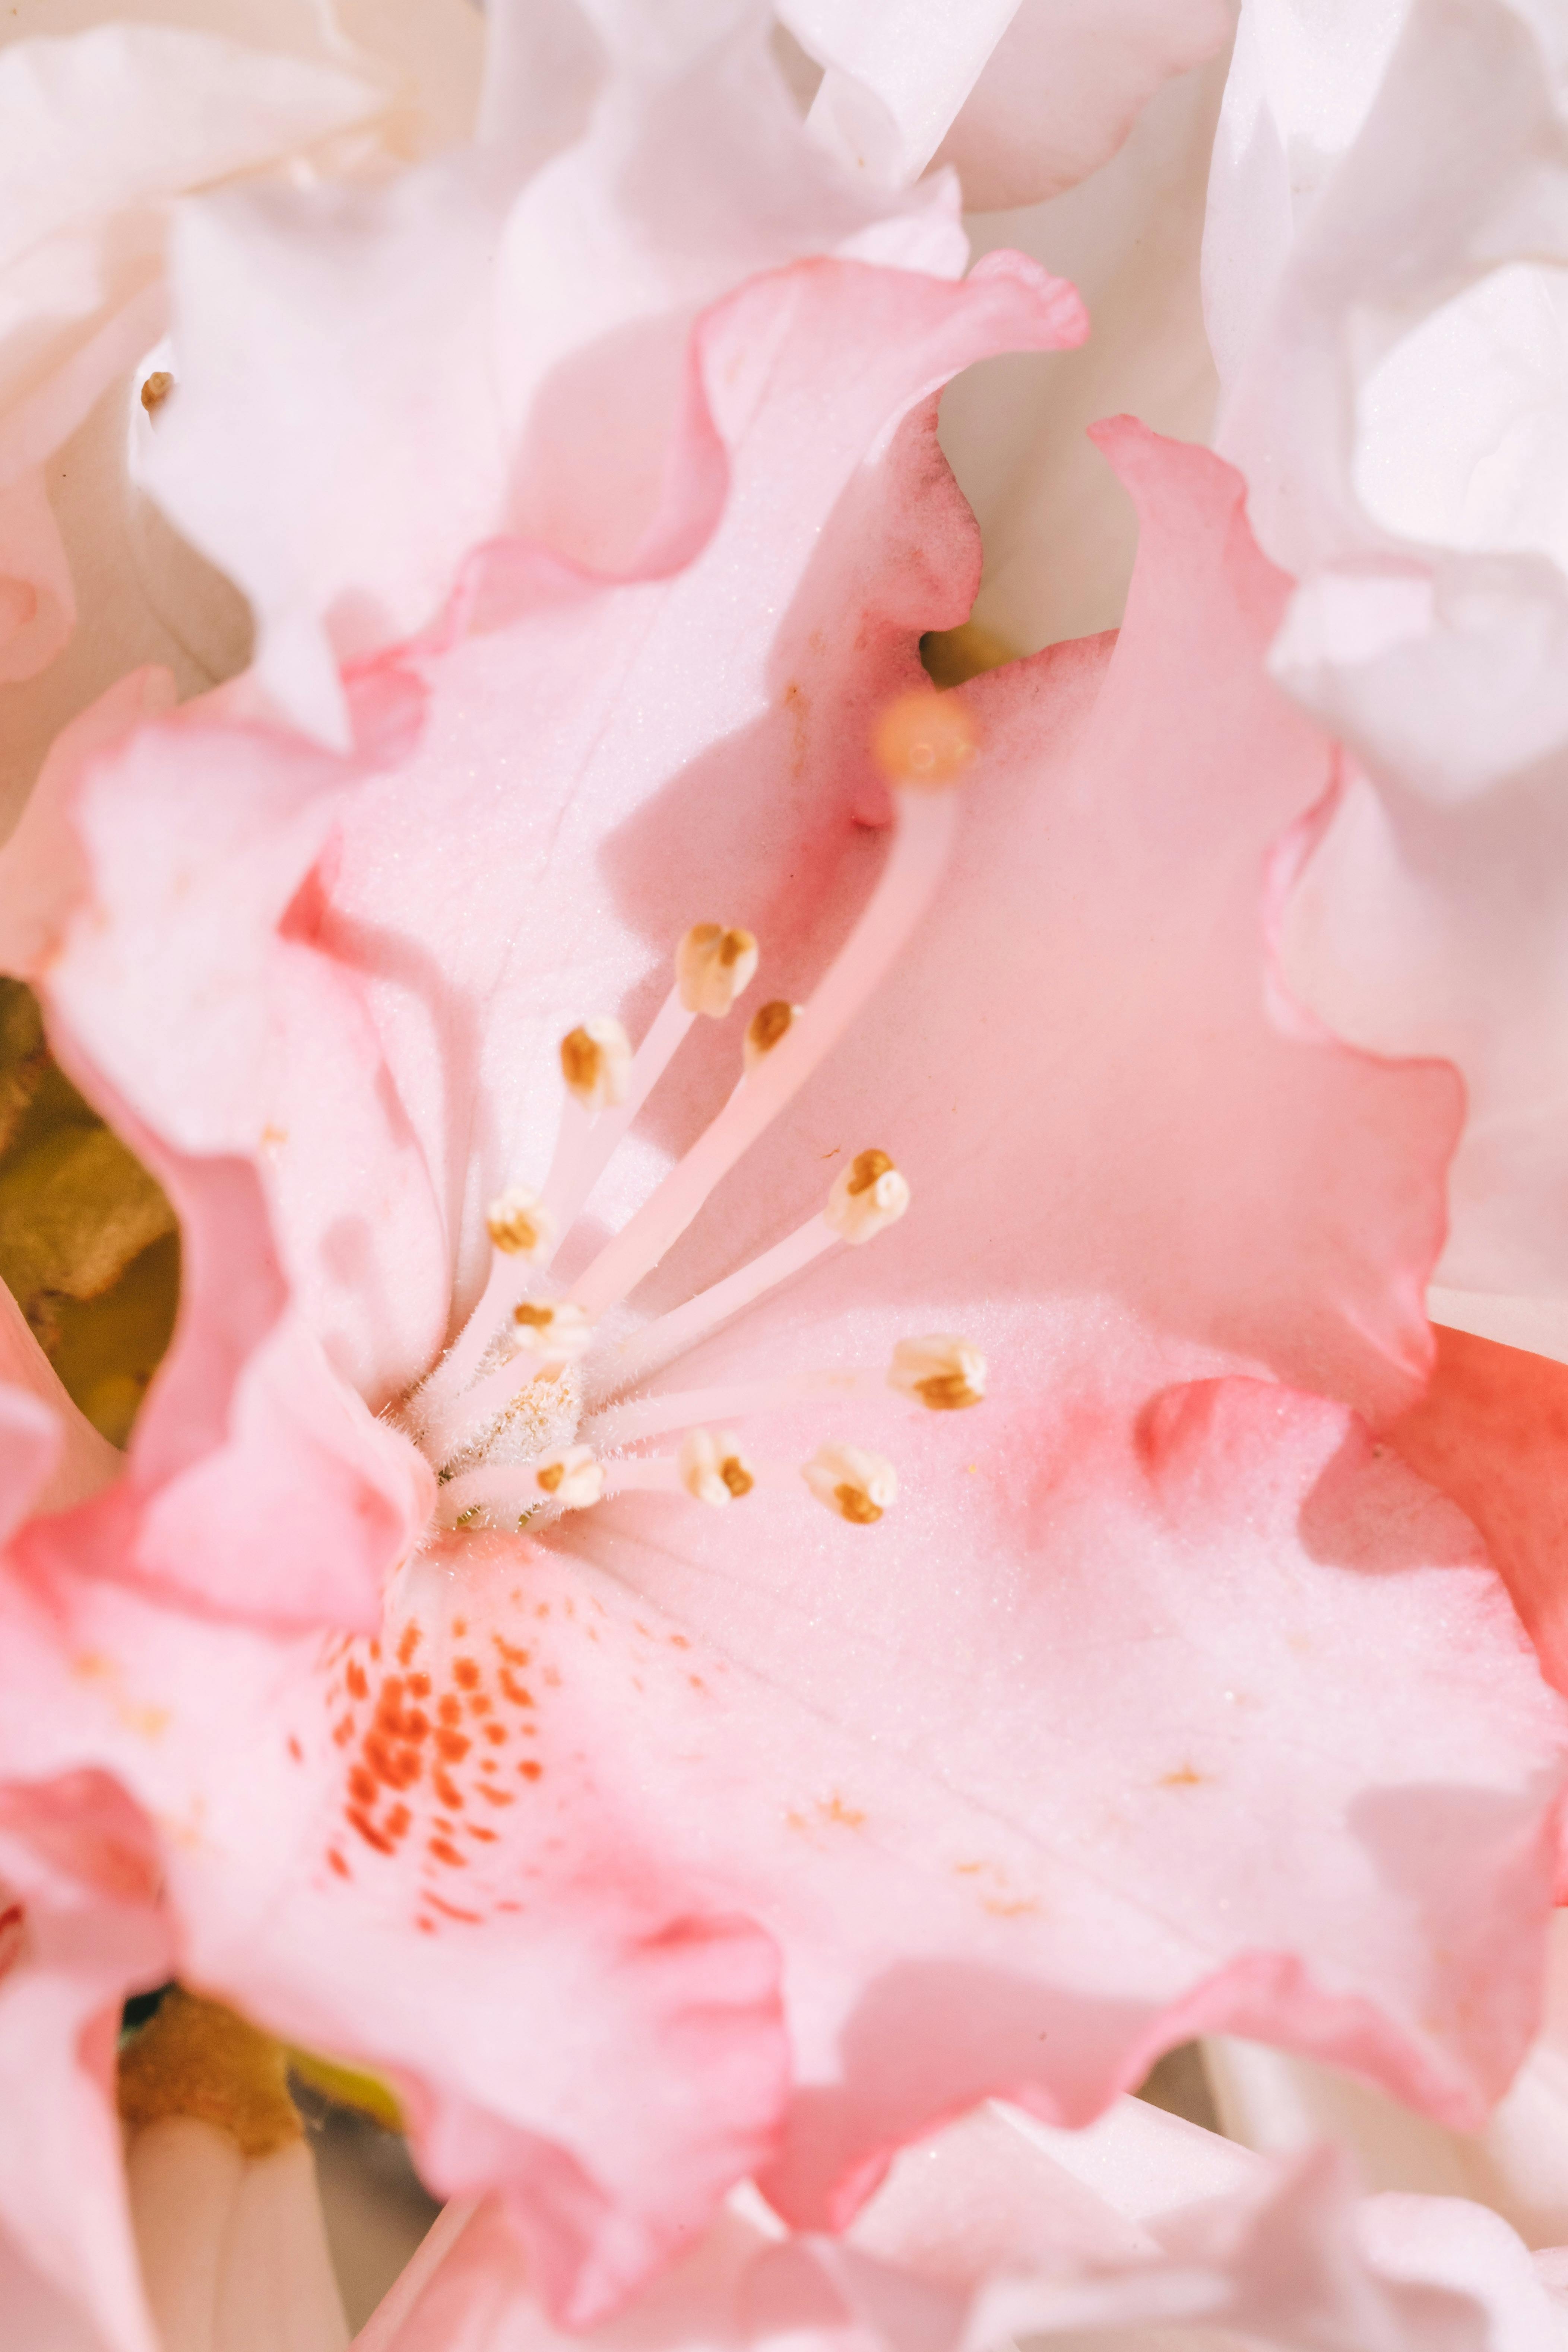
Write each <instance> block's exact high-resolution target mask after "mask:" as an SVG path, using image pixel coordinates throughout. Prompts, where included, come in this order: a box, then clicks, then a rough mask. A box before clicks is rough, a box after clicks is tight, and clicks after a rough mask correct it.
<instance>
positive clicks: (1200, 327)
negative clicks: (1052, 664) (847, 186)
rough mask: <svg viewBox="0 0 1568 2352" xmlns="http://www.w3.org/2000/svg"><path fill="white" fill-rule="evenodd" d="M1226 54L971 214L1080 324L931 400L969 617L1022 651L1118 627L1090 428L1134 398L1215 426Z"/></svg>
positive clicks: (1127, 555) (1109, 515) (1121, 556)
mask: <svg viewBox="0 0 1568 2352" xmlns="http://www.w3.org/2000/svg"><path fill="white" fill-rule="evenodd" d="M1175 13H1176V14H1177V15H1180V13H1181V12H1180V11H1177V12H1175ZM1107 54H1108V55H1109V54H1110V53H1109V52H1108V53H1107ZM1224 65H1225V60H1224V59H1223V58H1216V59H1215V61H1214V62H1213V63H1212V64H1211V65H1210V66H1209V67H1208V68H1206V69H1205V70H1204V71H1202V72H1194V73H1190V74H1185V75H1183V76H1182V77H1180V79H1177V80H1176V81H1174V82H1173V83H1171V84H1170V85H1169V86H1168V87H1167V88H1166V89H1163V90H1162V91H1160V92H1159V93H1158V95H1157V96H1156V97H1155V98H1153V99H1152V100H1151V101H1150V103H1149V104H1148V106H1147V107H1146V108H1145V109H1144V110H1143V112H1142V115H1141V116H1140V117H1139V120H1138V121H1137V122H1136V123H1134V125H1133V127H1132V130H1131V133H1130V134H1129V136H1128V138H1127V140H1126V142H1125V143H1124V144H1123V146H1122V147H1121V150H1120V151H1119V152H1118V153H1117V154H1116V155H1115V156H1114V157H1113V158H1112V159H1111V161H1110V163H1105V164H1102V165H1101V167H1100V170H1099V171H1098V172H1096V173H1094V175H1093V177H1092V179H1091V180H1090V181H1089V183H1087V184H1085V185H1084V186H1083V187H1082V188H1081V190H1072V189H1069V190H1068V192H1067V193H1066V194H1064V195H1060V196H1058V197H1054V198H1052V199H1050V200H1049V201H1047V203H1045V204H1042V205H1034V206H1031V207H1030V208H1029V209H1028V210H1027V211H1026V212H1022V213H1012V214H1008V215H1005V216H1003V217H1001V218H998V219H994V220H986V219H980V220H978V221H975V222H974V223H973V225H972V232H971V233H972V236H973V242H974V244H975V247H976V249H977V250H980V251H984V249H985V248H986V247H988V246H989V245H990V244H992V243H993V242H998V243H1005V244H1007V245H1009V246H1017V247H1021V249H1022V250H1023V251H1024V252H1026V253H1029V254H1032V255H1033V256H1034V257H1035V258H1036V259H1037V261H1041V262H1044V263H1046V264H1047V267H1049V268H1053V269H1058V270H1060V271H1061V272H1062V274H1063V276H1064V277H1068V278H1071V280H1072V282H1073V284H1074V285H1075V286H1076V287H1077V288H1078V289H1079V293H1080V294H1081V295H1082V296H1083V299H1084V302H1085V304H1086V306H1087V308H1088V310H1089V317H1090V319H1091V320H1092V321H1093V332H1092V333H1091V334H1090V335H1089V339H1088V341H1087V342H1086V343H1085V344H1084V345H1083V347H1082V348H1081V350H1079V351H1076V352H1061V353H1056V354H1052V355H1050V356H1048V357H1041V358H1038V359H1028V360H1019V361H1015V362H1012V363H1011V364H1010V365H1009V366H1008V367H1007V368H1005V369H1001V368H987V369H981V370H977V371H976V372H975V373H973V374H971V375H968V376H965V377H964V378H963V379H962V380H961V381H960V382H959V383H956V384H955V385H954V386H953V388H952V392H951V393H950V394H949V395H948V397H947V399H946V401H945V402H944V403H943V405H942V448H943V450H944V451H945V452H946V455H947V457H948V460H949V462H950V463H951V465H952V468H953V471H954V473H955V474H956V475H957V477H958V483H959V488H961V489H962V490H963V494H964V497H965V498H966V499H968V500H969V502H970V504H971V506H972V507H973V509H974V512H975V515H976V517H977V519H978V520H979V523H980V527H981V530H982V533H983V536H984V543H985V578H984V583H983V584H982V587H981V591H980V595H979V598H978V600H977V602H976V604H975V611H974V617H975V618H976V620H977V621H980V622H983V623H984V625H986V626H987V627H988V628H991V629H993V630H994V631H995V632H996V633H997V634H998V635H999V636H1000V637H1001V639H1002V641H1003V643H1004V645H1008V646H1016V648H1017V649H1018V650H1019V651H1021V652H1028V653H1033V652H1035V651H1036V650H1037V648H1038V647H1040V646H1047V645H1051V644H1054V643H1056V642H1058V640H1059V639H1061V638H1063V637H1078V636H1084V635H1089V633H1091V632H1092V631H1094V630H1097V629H1106V628H1113V627H1115V626H1116V625H1117V624H1118V623H1119V622H1120V620H1121V614H1122V610H1123V607H1124V605H1125V604H1126V599H1127V583H1128V582H1129V580H1130V579H1131V574H1132V565H1133V561H1134V557H1135V555H1136V551H1137V544H1138V524H1137V517H1136V515H1135V514H1134V512H1133V509H1132V503H1131V499H1129V498H1128V496H1127V494H1126V492H1125V490H1124V489H1123V488H1122V487H1121V483H1120V482H1119V481H1117V479H1116V478H1115V477H1114V475H1112V474H1111V473H1110V471H1109V469H1108V468H1107V467H1106V465H1105V464H1104V461H1103V459H1102V458H1101V456H1100V451H1099V450H1098V449H1097V448H1096V447H1095V446H1094V444H1093V442H1092V441H1091V439H1090V438H1089V430H1088V428H1089V426H1090V425H1092V424H1093V423H1094V422H1095V420H1096V419H1097V418H1099V417H1103V416H1113V415H1119V414H1126V413H1130V414H1131V415H1134V416H1138V417H1141V418H1142V420H1143V422H1144V423H1145V424H1146V425H1152V426H1153V427H1154V428H1155V430H1156V431H1158V432H1161V433H1168V434H1173V435H1174V436H1176V437H1177V438H1178V439H1180V440H1184V441H1204V442H1206V441H1207V440H1208V439H1209V438H1210V436H1211V434H1212V431H1213V426H1214V415H1215V401H1216V398H1217V395H1218V389H1219V387H1218V383H1217V380H1216V378H1215V369H1214V362H1213V360H1212V359H1211V357H1210V355H1209V347H1208V341H1207V338H1206V336H1205V331H1204V311H1203V302H1202V299H1201V289H1200V286H1199V266H1198V265H1199V255H1200V249H1201V247H1202V243H1203V237H1204V194H1205V187H1206V185H1207V183H1208V176H1209V165H1210V160H1211V156H1212V153H1213V148H1214V123H1215V112H1216V110H1217V109H1218V106H1219V100H1220V93H1221V90H1222V89H1223V88H1224V87H1225V73H1224ZM1068 550H1070V560H1065V559H1066V556H1067V551H1068Z"/></svg>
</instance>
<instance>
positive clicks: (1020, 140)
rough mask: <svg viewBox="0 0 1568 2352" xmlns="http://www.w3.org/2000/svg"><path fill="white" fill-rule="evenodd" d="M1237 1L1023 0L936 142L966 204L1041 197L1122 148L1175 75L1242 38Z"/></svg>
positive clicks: (1000, 204)
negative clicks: (1111, 2)
mask: <svg viewBox="0 0 1568 2352" xmlns="http://www.w3.org/2000/svg"><path fill="white" fill-rule="evenodd" d="M1232 23H1233V17H1232V12H1231V10H1230V8H1229V6H1228V5H1226V0H1180V5H1176V6H1172V5H1169V0H1117V5H1115V6H1114V7H1110V8H1107V7H1106V6H1104V5H1092V0H1090V5H1084V0H1022V5H1020V6H1019V7H1018V8H1017V10H1016V14H1015V15H1014V16H1013V20H1012V23H1011V24H1010V25H1009V26H1008V27H1007V29H1006V31H1005V33H1004V34H1003V36H1002V37H1001V39H1000V40H999V41H998V43H997V45H996V47H995V48H994V50H993V51H992V53H991V56H990V58H988V60H987V61H986V64H985V66H984V68H983V70H982V72H981V74H980V78H979V79H978V80H977V81H976V83H975V85H974V88H973V90H972V91H971V92H970V94H969V97H968V98H967V100H965V102H964V104H963V107H962V109H961V110H960V111H959V113H958V116H957V119H956V120H955V121H954V122H953V125H952V129H951V130H950V131H948V133H947V135H946V137H945V138H944V139H943V141H942V144H941V145H940V146H939V147H938V149H937V151H936V161H937V162H938V163H952V164H955V165H956V166H957V168H958V173H959V176H960V178H961V179H962V180H963V197H964V203H965V205H967V206H968V207H969V208H970V210H972V211H979V212H991V211H995V210H999V209H1002V208H1005V207H1011V206H1014V205H1033V204H1037V203H1038V202H1039V201H1040V200H1041V199H1042V198H1043V197H1047V196H1054V195H1056V194H1058V193H1059V192H1060V191H1061V190H1062V189H1063V188H1068V187H1071V186H1073V185H1074V184H1075V183H1077V182H1078V181H1079V180H1083V179H1087V178H1088V176H1089V173H1091V172H1093V171H1096V170H1098V169H1099V167H1100V165H1101V164H1103V163H1106V162H1107V161H1108V160H1109V158H1110V156H1112V155H1114V154H1115V153H1116V152H1117V150H1118V148H1120V146H1121V142H1122V141H1123V140H1124V139H1125V138H1126V137H1127V134H1128V132H1129V131H1131V128H1132V126H1133V123H1134V121H1136V119H1137V116H1138V115H1139V113H1140V111H1141V110H1142V108H1143V107H1144V106H1145V105H1146V104H1147V103H1148V101H1149V100H1150V99H1152V97H1153V96H1154V94H1155V92H1156V91H1157V90H1158V89H1160V88H1161V87H1162V85H1163V83H1164V82H1166V81H1167V80H1169V79H1171V78H1172V77H1173V75H1176V74H1182V73H1185V72H1187V71H1189V70H1190V68H1192V67H1194V66H1197V65H1201V64H1202V63H1203V62H1204V61H1205V58H1211V57H1214V56H1215V55H1216V54H1217V52H1218V51H1219V50H1221V49H1223V48H1224V47H1226V43H1227V42H1228V41H1229V39H1230V36H1231V28H1232Z"/></svg>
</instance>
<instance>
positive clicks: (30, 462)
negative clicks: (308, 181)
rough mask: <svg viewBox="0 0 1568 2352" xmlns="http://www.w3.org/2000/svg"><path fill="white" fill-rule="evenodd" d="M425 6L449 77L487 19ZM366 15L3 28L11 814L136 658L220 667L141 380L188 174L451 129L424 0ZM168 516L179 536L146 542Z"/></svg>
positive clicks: (245, 14)
mask: <svg viewBox="0 0 1568 2352" xmlns="http://www.w3.org/2000/svg"><path fill="white" fill-rule="evenodd" d="M423 14H424V21H425V30H426V33H428V32H430V31H432V30H434V28H435V25H436V22H437V18H440V19H441V20H442V21H443V22H444V23H445V26H446V33H447V49H448V52H449V56H450V58H451V64H450V66H449V67H448V68H447V72H446V73H445V75H444V76H442V77H439V78H437V89H439V90H441V91H443V92H444V91H445V90H446V89H447V86H448V85H450V84H451V83H452V82H453V81H454V79H456V78H458V77H457V75H456V73H455V68H457V67H458V60H459V59H460V58H461V56H462V55H463V53H464V48H465V44H464V40H463V35H464V33H465V32H466V31H467V32H468V33H469V37H470V41H471V38H472V30H471V27H470V26H468V23H467V22H466V19H467V18H468V16H469V14H470V12H468V10H467V9H466V6H465V5H464V0H445V5H440V6H437V5H429V6H427V7H426V8H425V10H424V12H423ZM351 15H352V16H353V30H354V31H357V32H358V33H360V34H362V35H364V36H366V37H367V46H366V47H359V46H357V45H356V42H355V40H354V38H353V37H351V35H350V34H346V33H345V31H344V28H343V26H342V22H341V21H340V19H339V18H338V17H337V16H334V15H333V13H332V11H331V8H330V7H328V6H314V5H310V4H309V0H212V5H182V0H150V5H148V6H146V7H144V8H142V9H139V10H137V11H136V12H135V16H134V20H133V21H127V20H126V19H125V18H124V17H117V16H115V15H114V12H112V11H110V20H109V21H104V11H103V10H102V9H101V8H95V7H93V6H91V5H79V0H32V5H28V7H27V8H26V10H25V11H13V12H12V13H11V16H9V17H8V18H7V20H6V22H5V26H4V27H0V213H3V216H4V229H3V231H0V719H3V725H0V739H3V741H0V828H4V827H6V826H8V824H9V823H10V822H11V820H12V819H13V817H14V815H15V813H16V808H17V807H19V805H20V803H21V801H22V798H23V797H24V795H25V793H26V789H27V787H28V786H29V785H30V783H31V782H32V780H33V778H34V776H35V775H36V773H37V769H38V766H39V763H40V761H41V759H42V757H43V755H44V752H45V751H46V750H47V745H48V742H49V740H50V738H51V736H52V735H53V734H54V733H55V732H56V731H57V730H58V729H59V727H60V726H61V725H63V724H64V723H65V722H66V721H67V720H68V719H70V718H71V717H72V716H73V715H74V713H75V712H76V711H78V710H79V709H81V708H82V706H83V704H84V703H85V702H86V701H88V700H89V699H90V698H91V697H92V696H93V695H94V694H96V693H98V692H100V691H101V690H102V688H104V687H106V686H107V685H109V684H110V682H111V681H112V680H113V679H114V678H115V677H117V676H118V675H120V673H121V671H123V670H124V669H126V668H128V667H132V666H133V665H134V664H135V663H137V662H139V661H147V660H151V659H163V660H168V659H171V658H172V659H174V663H175V666H176V667H178V668H179V669H180V670H181V672H182V684H183V685H184V687H185V688H186V689H187V690H189V689H190V688H193V687H195V686H201V685H207V684H210V683H211V680H212V677H213V675H214V674H215V673H214V672H213V671H212V670H211V669H210V668H209V667H205V666H204V658H203V656H205V654H207V653H208V652H209V651H210V647H209V646H207V645H206V644H205V643H198V644H197V645H196V646H192V647H188V648H187V647H186V646H184V644H183V643H182V641H181V637H180V632H179V629H178V627H177V626H176V627H175V629H174V635H173V637H171V635H170V631H169V628H168V626H167V625H166V624H167V618H168V615H167V614H166V613H165V612H164V611H163V610H162V609H161V607H162V606H163V604H165V603H166V601H167V600H166V594H165V590H166V588H167V586H168V585H169V584H170V583H173V582H174V581H176V580H178V579H179V578H180V576H181V571H182V566H181V562H180V558H181V556H184V558H185V568H186V569H187V570H189V571H190V572H193V573H194V575H195V576H194V577H193V578H192V579H190V580H189V581H187V582H186V583H185V593H186V594H187V595H188V596H189V597H190V598H191V599H192V600H193V601H194V599H195V596H196V595H197V593H205V594H207V595H209V596H210V594H211V580H210V574H209V573H208V571H207V567H206V566H205V564H200V565H197V564H195V562H194V560H193V559H191V558H190V557H189V551H185V550H183V549H179V548H177V547H176V546H175V545H174V542H173V541H172V535H171V534H170V533H169V531H168V529H167V526H166V525H164V524H163V523H162V521H161V519H159V518H156V517H154V518H153V519H152V520H151V522H148V521H147V520H145V519H144V518H143V517H142V515H141V514H140V513H139V500H138V496H137V492H136V490H135V488H134V485H133V484H132V483H131V482H129V481H128V479H127V478H126V473H125V451H126V444H127V442H128V439H129V437H130V433H131V425H132V417H133V416H136V415H140V413H141V412H140V409H139V406H138V404H137V391H138V385H137V384H136V383H131V382H130V381H129V380H128V379H129V374H130V372H131V371H132V369H133V368H134V367H135V366H136V364H137V363H138V362H141V361H142V359H143V357H144V355H145V354H146V353H147V352H148V351H149V349H150V348H151V347H152V346H153V344H155V343H156V341H157V340H158V338H159V336H160V334H161V333H162V331H163V326H164V324H165V320H166V312H167V292H166V288H165V285H164V279H163V266H164V252H165V247H166V242H167V236H168V224H169V217H170V212H171V207H172V205H173V203H174V199H176V198H177V197H178V196H179V195H180V194H182V193H183V192H184V191H185V190H188V189H190V188H193V187H198V186H200V187H211V186H213V185H214V184H217V183H220V182H222V181H225V180H227V179H230V178H233V177H235V176H237V175H242V174H248V173H256V172H258V171H265V170H266V169H268V167H269V166H271V165H273V164H274V163H277V162H278V161H279V160H280V159H281V158H283V157H284V156H287V155H288V154H289V153H290V152H298V151H300V150H307V151H310V152H311V153H312V156H313V159H314V163H316V164H317V165H319V164H320V163H321V162H323V161H325V160H327V157H328V153H329V151H330V152H331V156H332V158H333V160H334V161H335V162H336V163H338V164H340V165H344V166H350V165H352V164H353V163H355V162H357V163H361V164H363V163H364V162H365V160H366V158H367V157H368V156H372V155H374V153H375V152H384V151H385V149H386V148H387V147H389V146H390V147H392V148H397V147H398V146H400V145H403V146H407V145H410V144H416V143H417V142H418V140H419V139H420V138H421V137H428V136H430V135H433V133H434V130H435V123H434V113H438V112H439V111H440V108H439V106H437V107H435V108H434V110H433V112H431V111H429V110H427V109H426V100H425V99H424V98H423V96H420V97H417V98H416V96H415V95H414V93H413V92H412V91H411V90H410V89H409V88H408V86H407V83H406V79H405V74H406V68H407V65H408V63H409V62H410V61H411V58H412V54H413V52H414V50H416V48H417V47H418V41H417V39H412V40H411V38H410V26H409V23H408V18H409V15H410V10H409V8H408V7H407V5H405V0H399V5H396V6H393V7H384V8H383V9H382V10H381V12H380V21H379V25H377V24H376V23H375V22H374V21H372V20H373V19H374V16H375V12H374V11H366V10H363V9H362V10H360V11H359V12H358V14H357V15H353V12H351ZM468 53H469V55H470V56H471V48H470V49H469V52H468ZM454 94H455V93H454ZM449 111H450V107H449V105H448V112H449ZM373 123H374V124H375V125H376V128H375V129H374V131H371V130H369V129H368V128H367V127H366V126H368V125H370V124H373ZM144 421H145V420H143V422H144ZM159 532H161V533H162V539H163V541H165V542H168V544H167V545H163V544H153V545H149V544H146V543H144V542H146V541H149V540H152V541H156V539H157V535H158V533H159ZM231 601H232V600H231ZM79 617H80V618H81V621H82V624H83V626H82V629H81V631H80V632H79V635H78V637H77V641H76V643H75V644H74V645H73V644H71V643H69V640H70V639H71V636H72V631H73V625H74V624H75V623H76V622H77V620H78V618H79ZM207 634H208V635H210V632H208V633H207ZM235 666H236V665H235V664H234V663H233V662H232V661H230V662H229V663H228V664H227V665H226V667H235ZM217 674H221V672H220V673H217Z"/></svg>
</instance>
